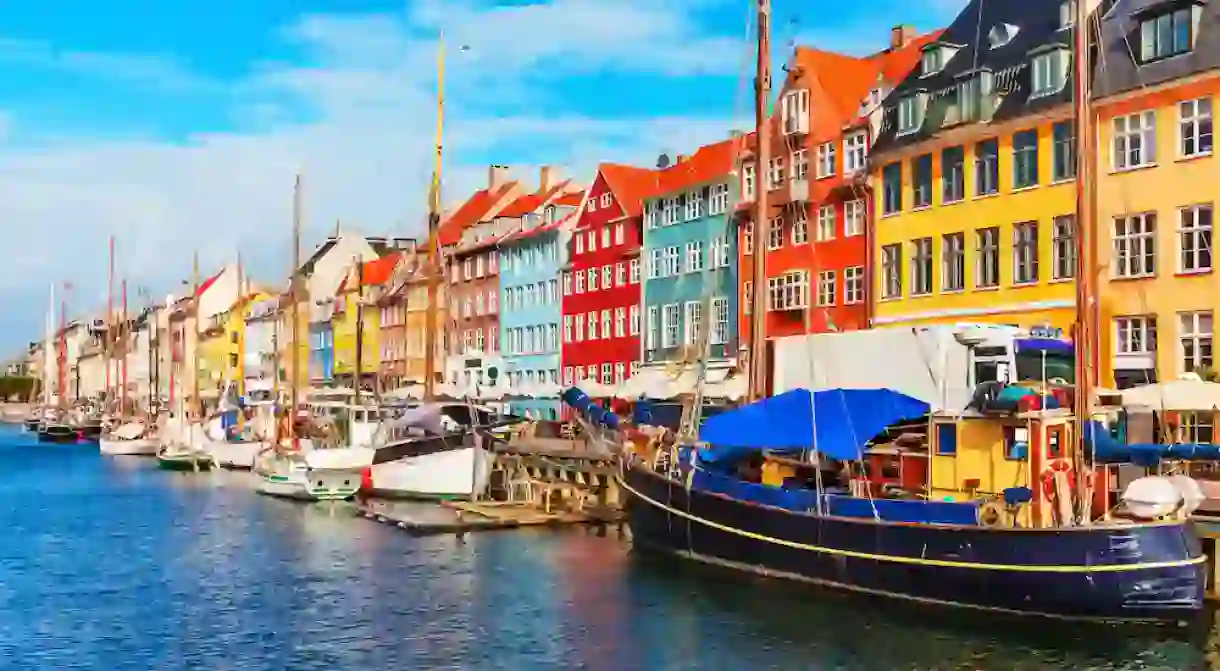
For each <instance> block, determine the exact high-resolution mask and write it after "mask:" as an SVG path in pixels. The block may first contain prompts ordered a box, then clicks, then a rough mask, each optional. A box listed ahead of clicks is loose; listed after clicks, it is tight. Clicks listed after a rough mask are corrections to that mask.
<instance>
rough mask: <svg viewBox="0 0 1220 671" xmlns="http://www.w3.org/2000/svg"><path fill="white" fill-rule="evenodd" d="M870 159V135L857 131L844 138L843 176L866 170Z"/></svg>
mask: <svg viewBox="0 0 1220 671" xmlns="http://www.w3.org/2000/svg"><path fill="white" fill-rule="evenodd" d="M867 158H868V133H866V132H865V131H857V132H855V133H852V134H851V135H848V136H847V137H845V138H843V174H845V175H850V174H852V173H854V172H857V171H860V170H863V169H864V162H865V160H866V159H867Z"/></svg>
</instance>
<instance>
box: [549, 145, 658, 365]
mask: <svg viewBox="0 0 1220 671" xmlns="http://www.w3.org/2000/svg"><path fill="white" fill-rule="evenodd" d="M656 186H657V177H656V175H655V174H654V171H653V170H650V169H647V168H637V167H634V166H629V165H618V164H615V163H603V164H601V165H600V166H598V169H597V175H596V176H595V177H594V179H593V183H592V184H591V185H590V186H589V193H588V197H587V199H586V200H585V204H584V207H582V208H581V210H580V212H579V215H578V217H579V218H578V219H577V221H576V224H575V228H574V231H573V235H572V237H571V239H570V240H569V242H568V251H567V253H568V254H569V261H568V263H567V266H566V267H565V269H564V273H563V277H562V279H561V285H562V291H563V324H562V333H563V335H562V338H563V357H562V363H563V384H564V385H565V386H568V385H573V384H576V383H577V382H580V381H581V380H584V379H592V380H598V381H606V382H611V383H613V382H615V381H617V382H622V381H623V380H624V379H627V378H629V377H630V376H632V375H635V374H636V372H637V371H638V369H639V365H640V322H641V318H640V285H641V272H640V263H641V261H640V243H641V241H642V236H643V231H642V225H643V212H644V197H645V196H647V195H649V194H651V193H652V192H653V190H654V189H655V188H656ZM603 314H605V315H606V316H607V317H608V319H609V322H610V324H611V327H610V328H609V329H603V328H601V324H602V322H603V319H602V315H603ZM589 315H595V316H594V317H593V324H595V328H594V330H593V331H592V332H590V331H589V330H588V328H587V327H588V325H589V323H590V322H589ZM590 336H592V337H590Z"/></svg>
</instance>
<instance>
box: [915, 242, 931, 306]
mask: <svg viewBox="0 0 1220 671" xmlns="http://www.w3.org/2000/svg"><path fill="white" fill-rule="evenodd" d="M930 293H932V238H919V239H918V240H912V241H911V295H912V296H921V295H924V294H930Z"/></svg>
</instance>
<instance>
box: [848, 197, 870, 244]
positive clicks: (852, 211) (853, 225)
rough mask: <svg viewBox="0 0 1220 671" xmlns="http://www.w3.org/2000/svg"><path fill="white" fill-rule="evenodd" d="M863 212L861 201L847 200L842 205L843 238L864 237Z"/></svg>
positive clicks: (862, 202)
mask: <svg viewBox="0 0 1220 671" xmlns="http://www.w3.org/2000/svg"><path fill="white" fill-rule="evenodd" d="M864 212H865V211H864V201H863V200H849V201H847V202H846V203H843V236H844V237H847V238H850V237H854V236H857V235H864Z"/></svg>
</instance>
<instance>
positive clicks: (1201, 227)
mask: <svg viewBox="0 0 1220 671" xmlns="http://www.w3.org/2000/svg"><path fill="white" fill-rule="evenodd" d="M1179 9H1180V8H1179ZM1173 11H1174V8H1173V7H1166V8H1162V10H1161V11H1160V12H1159V14H1158V13H1151V14H1148V15H1147V16H1143V17H1141V18H1142V20H1143V21H1145V22H1154V21H1156V20H1157V19H1158V18H1164V17H1166V16H1170V15H1172V14H1173ZM1182 11H1195V12H1200V13H1202V14H1204V15H1206V16H1204V17H1203V18H1202V19H1201V20H1200V18H1199V17H1198V16H1196V17H1195V25H1196V26H1199V27H1201V30H1200V31H1198V32H1207V31H1210V30H1213V29H1214V26H1215V25H1216V23H1215V21H1216V19H1217V18H1220V7H1216V6H1214V5H1199V6H1195V7H1193V8H1188V9H1186V10H1182ZM1120 19H1121V20H1120ZM1125 21H1126V17H1125V16H1119V17H1115V18H1112V19H1108V20H1107V21H1106V22H1105V23H1104V24H1103V30H1104V31H1106V34H1107V35H1108V37H1107V38H1106V39H1107V40H1110V39H1114V40H1115V45H1118V44H1119V43H1120V42H1122V39H1121V36H1126V35H1127V34H1129V33H1130V27H1129V26H1127V25H1125ZM1134 34H1135V35H1137V36H1138V35H1142V34H1143V33H1142V32H1136V33H1134ZM1116 36H1119V37H1116ZM1200 38H1202V39H1208V37H1207V36H1206V35H1200V34H1198V33H1197V32H1196V31H1191V35H1190V39H1189V40H1188V41H1183V42H1177V41H1175V42H1174V43H1173V44H1162V43H1160V42H1155V43H1150V44H1142V43H1139V40H1138V39H1136V42H1137V44H1135V45H1133V46H1132V50H1131V51H1128V50H1127V49H1126V47H1124V48H1122V49H1118V48H1117V47H1116V48H1115V49H1112V50H1111V51H1110V52H1108V53H1107V54H1106V58H1105V61H1106V69H1105V70H1104V71H1102V70H1099V73H1098V76H1097V77H1096V80H1097V83H1096V85H1095V86H1096V89H1095V91H1094V93H1095V102H1094V109H1093V111H1094V114H1095V118H1096V120H1097V121H1096V123H1097V131H1098V133H1097V135H1098V138H1099V146H1098V158H1097V166H1098V167H1097V172H1098V185H1097V219H1096V231H1095V236H1094V240H1095V242H1096V250H1097V265H1098V268H1097V270H1098V273H1099V282H1098V287H1099V295H1100V297H1101V301H1100V305H1101V310H1100V312H1101V324H1100V329H1099V330H1100V335H1101V336H1102V337H1101V339H1100V340H1101V347H1100V356H1099V359H1100V361H1099V363H1100V368H1101V383H1102V385H1103V386H1110V385H1114V386H1118V387H1129V386H1134V385H1137V384H1144V383H1147V382H1154V381H1158V380H1160V381H1164V380H1171V379H1174V378H1176V377H1178V376H1179V375H1181V374H1182V373H1186V372H1191V371H1195V370H1198V369H1200V368H1208V369H1213V370H1214V359H1213V353H1212V348H1213V316H1214V313H1215V311H1216V309H1217V303H1218V302H1220V278H1218V277H1217V275H1216V273H1215V272H1214V271H1213V253H1212V241H1213V233H1212V231H1213V208H1214V207H1215V200H1216V197H1217V193H1218V187H1217V185H1220V164H1217V159H1216V158H1215V156H1214V155H1213V132H1214V129H1213V121H1212V118H1213V116H1212V115H1213V112H1212V110H1213V106H1214V101H1215V100H1216V99H1217V98H1216V97H1217V94H1220V52H1217V51H1216V50H1215V49H1209V48H1207V47H1204V48H1203V49H1200V50H1199V52H1198V53H1190V52H1194V51H1195V49H1194V47H1195V43H1194V41H1195V40H1198V39H1200ZM1105 43H1106V44H1110V42H1108V41H1107V42H1105ZM1209 52H1210V53H1209ZM1188 53H1190V55H1189V57H1186V56H1187V54H1188ZM1146 56H1147V57H1151V58H1155V59H1157V60H1163V62H1159V63H1157V67H1156V68H1147V67H1143V66H1142V65H1143V64H1142V63H1137V62H1136V60H1133V58H1134V59H1140V58H1144V57H1146ZM1170 56H1176V57H1177V58H1170Z"/></svg>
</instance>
